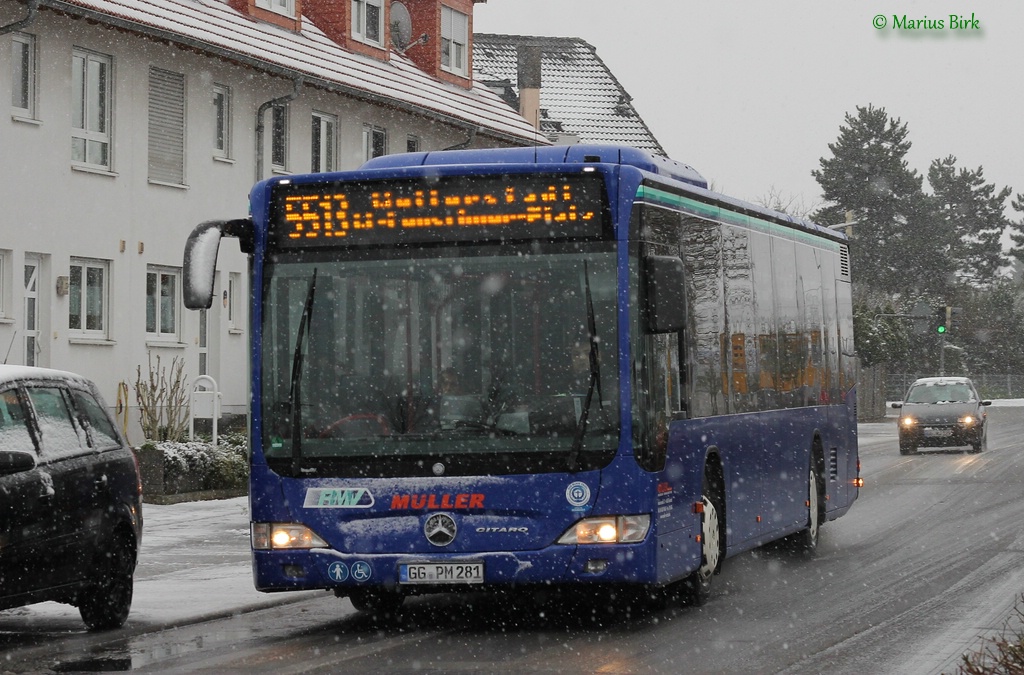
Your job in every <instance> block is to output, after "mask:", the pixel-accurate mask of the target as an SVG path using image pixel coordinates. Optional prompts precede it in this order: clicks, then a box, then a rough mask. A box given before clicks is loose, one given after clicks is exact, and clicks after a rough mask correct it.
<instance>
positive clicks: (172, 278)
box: [146, 266, 181, 340]
mask: <svg viewBox="0 0 1024 675" xmlns="http://www.w3.org/2000/svg"><path fill="white" fill-rule="evenodd" d="M180 275H181V273H180V272H179V271H178V270H176V269H173V268H169V267H164V268H161V267H152V266H151V267H150V268H149V269H148V270H147V271H146V333H147V334H148V335H150V336H151V337H156V338H173V339H175V340H177V338H178V288H179V287H180V284H179V283H178V279H179V277H180Z"/></svg>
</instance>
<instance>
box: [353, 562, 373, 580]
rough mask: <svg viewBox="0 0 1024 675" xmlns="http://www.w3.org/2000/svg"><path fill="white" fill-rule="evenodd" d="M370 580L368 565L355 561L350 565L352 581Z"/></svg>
mask: <svg viewBox="0 0 1024 675" xmlns="http://www.w3.org/2000/svg"><path fill="white" fill-rule="evenodd" d="M369 578H370V563H367V562H363V561H362V560H357V561H356V562H354V563H352V580H353V581H366V580H367V579H369Z"/></svg>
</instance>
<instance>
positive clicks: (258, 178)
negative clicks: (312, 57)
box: [256, 77, 302, 183]
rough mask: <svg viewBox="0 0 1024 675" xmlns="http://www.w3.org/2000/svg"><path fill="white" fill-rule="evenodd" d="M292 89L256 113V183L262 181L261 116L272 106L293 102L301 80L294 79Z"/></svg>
mask: <svg viewBox="0 0 1024 675" xmlns="http://www.w3.org/2000/svg"><path fill="white" fill-rule="evenodd" d="M292 83H293V85H294V87H295V88H294V89H293V90H292V93H290V94H285V95H284V96H279V97H277V98H272V99H270V100H269V101H267V102H266V103H263V104H262V105H260V107H259V109H258V110H257V111H256V182H257V183H258V182H260V181H261V180H263V116H264V115H265V114H266V112H267V110H269V109H270V108H271V107H272V106H275V105H278V104H281V103H288V102H289V101H294V100H295V99H296V98H298V96H299V89H301V87H302V78H301V77H296V78H295V79H294V80H292Z"/></svg>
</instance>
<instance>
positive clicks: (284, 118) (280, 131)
mask: <svg viewBox="0 0 1024 675" xmlns="http://www.w3.org/2000/svg"><path fill="white" fill-rule="evenodd" d="M270 115H271V124H270V165H271V167H272V168H274V169H277V170H278V171H285V170H286V169H287V167H288V108H287V107H286V106H284V105H280V104H275V105H274V106H273V107H272V108H271V109H270Z"/></svg>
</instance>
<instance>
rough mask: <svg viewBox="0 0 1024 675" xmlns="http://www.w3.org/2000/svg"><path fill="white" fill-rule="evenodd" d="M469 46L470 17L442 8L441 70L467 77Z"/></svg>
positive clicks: (448, 8)
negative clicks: (467, 46)
mask: <svg viewBox="0 0 1024 675" xmlns="http://www.w3.org/2000/svg"><path fill="white" fill-rule="evenodd" d="M468 44H469V17H467V16H466V15H465V14H463V13H462V12H456V11H455V10H454V9H452V8H450V7H445V6H443V5H442V6H441V69H442V70H447V71H448V72H450V73H455V74H456V75H462V76H463V77H465V76H466V45H468Z"/></svg>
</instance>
